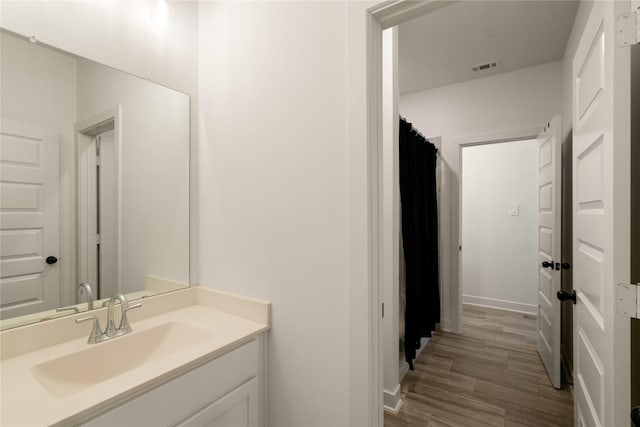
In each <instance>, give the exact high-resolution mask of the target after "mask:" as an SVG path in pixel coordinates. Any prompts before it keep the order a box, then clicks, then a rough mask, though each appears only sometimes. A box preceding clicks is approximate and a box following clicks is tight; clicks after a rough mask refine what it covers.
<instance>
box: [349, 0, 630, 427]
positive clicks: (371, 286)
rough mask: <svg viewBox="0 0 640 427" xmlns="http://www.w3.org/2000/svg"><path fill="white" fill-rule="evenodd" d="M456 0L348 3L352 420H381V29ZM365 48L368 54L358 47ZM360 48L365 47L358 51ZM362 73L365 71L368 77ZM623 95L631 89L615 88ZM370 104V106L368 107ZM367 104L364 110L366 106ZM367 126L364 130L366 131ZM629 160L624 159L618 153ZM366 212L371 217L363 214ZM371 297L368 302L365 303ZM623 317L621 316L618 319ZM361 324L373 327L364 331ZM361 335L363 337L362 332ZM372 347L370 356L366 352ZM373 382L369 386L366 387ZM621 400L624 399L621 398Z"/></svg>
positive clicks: (378, 422) (364, 422) (355, 422)
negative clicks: (620, 90) (350, 51)
mask: <svg viewBox="0 0 640 427" xmlns="http://www.w3.org/2000/svg"><path fill="white" fill-rule="evenodd" d="M451 3H452V2H447V1H437V0H434V1H424V2H418V1H410V0H389V1H385V2H382V3H366V4H364V5H362V3H360V4H357V2H356V4H351V3H350V4H348V5H347V15H348V18H347V19H348V20H349V44H348V49H353V52H354V54H353V55H349V58H348V60H347V65H348V69H349V75H348V77H347V81H348V85H347V90H348V92H349V93H348V102H347V108H348V111H350V112H352V114H350V124H349V126H348V131H347V138H348V140H349V144H348V145H349V147H348V150H347V157H348V159H349V160H348V165H349V168H350V182H349V197H350V204H349V214H348V215H349V228H350V229H349V241H350V244H349V256H350V259H351V261H350V272H349V282H350V284H351V286H350V292H349V297H350V305H349V310H350V314H349V320H350V335H351V337H352V340H354V341H353V342H352V343H351V344H350V355H349V368H350V373H349V377H350V379H349V384H350V391H349V398H350V403H351V408H350V415H349V417H350V424H351V425H371V426H374V425H375V426H382V425H383V423H384V418H383V409H382V408H383V387H382V366H383V364H382V348H381V345H380V344H381V342H382V317H381V304H382V295H383V292H382V286H381V285H382V282H381V280H380V277H381V271H380V270H381V268H380V265H381V263H382V258H381V256H382V254H383V250H382V249H383V248H382V239H381V236H382V225H383V224H382V221H381V218H382V215H381V214H382V205H381V202H382V197H381V196H382V185H381V182H382V180H381V178H382V174H381V169H382V156H381V154H382V129H381V124H382V119H383V118H382V73H381V70H382V31H383V30H384V29H386V28H389V27H392V26H394V25H398V24H401V23H403V22H406V21H408V20H411V19H413V18H416V17H419V16H422V15H425V14H428V13H431V12H433V11H435V10H437V9H440V8H441V7H445V6H447V5H448V4H451ZM362 49H364V53H365V54H364V55H359V53H360V52H362ZM355 53H358V55H356V54H355ZM363 77H365V79H364V81H363ZM617 95H623V96H622V98H624V94H620V93H616V96H617ZM362 107H364V110H361V108H362ZM361 111H362V113H361ZM363 132H364V135H365V136H364V138H363ZM617 160H624V159H617ZM363 218H364V220H363ZM363 301H364V303H363ZM617 323H619V322H617ZM362 331H366V332H367V333H366V334H365V336H364V337H362ZM356 337H357V339H356ZM363 354H367V355H368V356H367V358H366V359H364V360H363V358H362V355H363ZM363 387H366V389H367V393H366V395H363V394H362V393H361V390H362V388H363ZM617 405H620V403H617Z"/></svg>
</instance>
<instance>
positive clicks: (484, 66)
mask: <svg viewBox="0 0 640 427" xmlns="http://www.w3.org/2000/svg"><path fill="white" fill-rule="evenodd" d="M497 66H498V63H497V62H496V61H493V62H487V63H485V64H479V65H474V66H473V67H471V71H473V72H474V73H477V72H479V71H486V70H490V69H492V68H496V67H497Z"/></svg>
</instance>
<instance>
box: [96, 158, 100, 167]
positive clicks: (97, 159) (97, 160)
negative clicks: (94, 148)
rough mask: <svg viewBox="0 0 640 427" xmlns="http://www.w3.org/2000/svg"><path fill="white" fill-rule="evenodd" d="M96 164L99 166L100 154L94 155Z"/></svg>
mask: <svg viewBox="0 0 640 427" xmlns="http://www.w3.org/2000/svg"><path fill="white" fill-rule="evenodd" d="M96 166H100V156H96Z"/></svg>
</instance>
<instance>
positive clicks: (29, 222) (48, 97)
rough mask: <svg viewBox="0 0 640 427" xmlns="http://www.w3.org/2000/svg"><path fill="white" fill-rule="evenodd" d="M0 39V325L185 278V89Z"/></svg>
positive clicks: (9, 36)
mask: <svg viewBox="0 0 640 427" xmlns="http://www.w3.org/2000/svg"><path fill="white" fill-rule="evenodd" d="M0 37H1V39H0V48H1V49H0V51H1V62H0V67H1V69H0V72H1V74H0V83H1V86H0V90H1V92H0V93H1V94H2V96H1V104H0V114H1V116H2V126H1V128H0V133H1V140H0V180H1V182H0V229H1V230H0V251H1V258H0V274H1V276H2V277H1V278H0V328H2V329H7V328H10V327H15V326H21V325H25V324H28V323H34V322H41V321H47V320H48V319H53V318H56V317H59V316H63V315H68V314H72V313H76V312H78V311H84V310H87V309H89V308H92V307H94V308H98V307H100V306H101V304H102V302H103V301H104V300H105V299H108V298H109V297H110V296H112V295H114V294H115V293H126V294H127V295H128V297H129V299H130V300H131V299H137V298H143V297H145V296H149V295H154V294H156V293H159V292H165V291H169V290H174V289H179V288H182V287H186V286H188V284H189V97H188V96H187V95H185V94H183V93H180V92H177V91H175V90H173V89H170V88H167V87H164V86H161V85H158V84H155V83H153V82H150V81H148V80H145V79H142V78H139V77H136V76H133V75H130V74H127V73H125V72H122V71H118V70H115V69H113V68H110V67H107V66H104V65H101V64H98V63H96V62H93V61H90V60H88V59H85V58H81V57H78V56H75V55H72V54H69V53H67V52H64V51H61V50H59V49H55V48H52V47H49V46H46V45H43V44H41V43H38V42H35V40H29V39H26V38H24V37H21V36H19V35H16V34H13V33H9V32H6V31H4V30H3V31H2V32H0ZM81 283H88V284H89V287H90V289H91V299H93V300H94V302H93V304H90V303H89V302H88V292H87V287H82V290H81V289H80V287H79V285H80V284H81Z"/></svg>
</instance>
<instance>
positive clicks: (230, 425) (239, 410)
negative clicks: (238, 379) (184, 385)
mask: <svg viewBox="0 0 640 427" xmlns="http://www.w3.org/2000/svg"><path fill="white" fill-rule="evenodd" d="M257 425H258V380H257V379H255V378H253V379H251V380H249V381H247V382H246V383H244V384H243V385H241V386H240V387H238V388H236V389H235V390H233V391H232V392H230V393H228V394H226V395H224V396H223V397H221V398H220V399H218V400H216V401H215V402H213V403H211V404H210V405H208V406H206V407H204V408H203V409H201V410H200V411H198V412H197V413H195V414H194V415H192V416H191V417H189V418H187V419H186V420H185V421H183V422H181V423H179V424H178V426H180V427H204V426H206V427H254V426H257Z"/></svg>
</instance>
